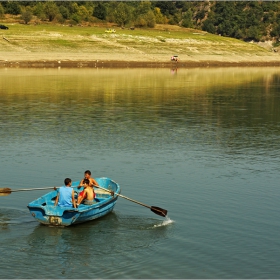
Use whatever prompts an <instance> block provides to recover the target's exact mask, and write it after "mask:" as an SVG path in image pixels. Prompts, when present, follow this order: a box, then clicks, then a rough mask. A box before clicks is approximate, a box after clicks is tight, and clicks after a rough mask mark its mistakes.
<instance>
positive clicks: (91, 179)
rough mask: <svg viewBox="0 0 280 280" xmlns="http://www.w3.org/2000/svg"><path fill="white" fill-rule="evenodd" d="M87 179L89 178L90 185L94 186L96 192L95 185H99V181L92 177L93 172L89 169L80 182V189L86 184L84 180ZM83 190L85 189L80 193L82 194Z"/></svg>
mask: <svg viewBox="0 0 280 280" xmlns="http://www.w3.org/2000/svg"><path fill="white" fill-rule="evenodd" d="M85 179H87V180H89V186H90V187H91V188H92V190H93V192H94V189H93V187H98V183H97V182H96V181H95V180H94V178H92V177H91V172H90V171H89V170H86V171H85V174H84V179H82V180H81V182H80V184H79V186H78V189H80V188H81V187H82V186H83V184H84V183H83V182H84V180H85ZM83 192H84V191H82V192H80V194H79V195H80V196H82V195H83Z"/></svg>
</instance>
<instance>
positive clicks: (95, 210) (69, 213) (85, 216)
mask: <svg viewBox="0 0 280 280" xmlns="http://www.w3.org/2000/svg"><path fill="white" fill-rule="evenodd" d="M96 181H97V182H98V184H99V185H100V186H101V187H102V189H98V188H97V189H95V193H96V197H95V202H96V203H94V204H92V205H85V204H80V205H79V207H78V208H74V207H60V206H54V202H55V198H56V196H57V191H51V192H49V193H47V194H45V195H43V196H41V197H39V198H38V199H36V200H34V201H32V202H30V203H29V204H28V206H27V207H28V208H29V211H30V213H31V215H32V216H33V217H34V218H35V219H36V220H37V221H38V222H40V223H42V224H45V225H51V226H70V225H73V224H79V223H83V222H87V221H91V220H94V219H97V218H99V217H102V216H104V215H106V214H108V213H110V212H111V211H112V210H113V209H114V206H115V204H116V202H117V199H118V194H120V191H121V190H120V186H119V185H118V184H117V183H116V182H114V181H113V180H111V179H109V178H96ZM78 185H79V182H78V181H77V182H73V183H72V187H73V189H74V191H75V193H76V195H78V192H79V190H78V188H77V187H78ZM104 189H107V190H108V191H106V190H104ZM110 192H112V194H111V193H110Z"/></svg>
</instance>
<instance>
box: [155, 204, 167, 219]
mask: <svg viewBox="0 0 280 280" xmlns="http://www.w3.org/2000/svg"><path fill="white" fill-rule="evenodd" d="M151 211H153V212H154V213H155V214H157V215H159V216H162V217H165V216H166V215H167V210H165V209H162V208H160V207H157V206H151Z"/></svg>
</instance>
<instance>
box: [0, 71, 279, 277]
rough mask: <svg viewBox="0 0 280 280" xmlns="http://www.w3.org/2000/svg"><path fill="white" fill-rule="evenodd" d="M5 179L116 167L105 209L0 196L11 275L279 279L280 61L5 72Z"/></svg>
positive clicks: (2, 262) (1, 268) (42, 181)
mask: <svg viewBox="0 0 280 280" xmlns="http://www.w3.org/2000/svg"><path fill="white" fill-rule="evenodd" d="M0 104H1V110H0V121H1V130H0V158H1V168H0V175H1V177H0V178H1V185H2V186H1V187H9V188H12V189H20V188H35V187H49V186H57V185H62V184H63V180H64V178H65V177H70V178H72V179H73V180H80V179H81V178H82V176H83V172H84V171H85V170H86V169H90V170H91V171H92V173H93V176H94V177H103V176H106V177H110V178H112V179H114V180H115V181H117V182H118V183H119V184H120V185H121V187H122V194H123V195H125V196H127V197H129V198H132V199H135V200H137V201H140V202H143V203H145V204H148V205H154V206H159V207H161V208H164V209H167V210H168V217H167V218H162V217H160V216H157V215H155V214H154V213H153V212H151V211H150V210H149V209H147V208H145V207H142V206H140V205H137V204H135V203H132V202H130V201H127V200H124V199H122V198H119V200H118V203H117V205H116V207H115V209H114V211H113V212H112V213H111V214H109V215H107V216H106V217H104V218H101V219H99V220H96V221H92V222H89V223H85V224H82V225H79V226H73V227H69V228H50V227H46V226H42V225H39V224H38V223H37V222H36V221H35V220H34V219H33V218H32V217H31V215H30V214H29V212H28V209H27V208H26V205H27V204H28V203H29V202H30V201H31V200H33V199H35V198H37V197H39V196H40V195H42V194H44V193H46V192H47V191H28V192H16V193H12V194H11V195H9V196H1V197H0V246H1V247H0V248H1V254H0V278H117V279H120V278H142V279H143V278H173V279H175V278H177V279H178V278H216V279H221V278H223V279H225V278H231V279H232V278H235V279H236V278H243V279H244V278H262V279H263V278H270V279H272V278H280V270H279V262H280V240H279V232H280V221H279V205H280V191H279V179H280V69H279V68H243V69H242V68H232V69H231V68H226V69H222V68H217V69H184V70H183V69H178V71H172V70H169V69H118V70H109V69H0Z"/></svg>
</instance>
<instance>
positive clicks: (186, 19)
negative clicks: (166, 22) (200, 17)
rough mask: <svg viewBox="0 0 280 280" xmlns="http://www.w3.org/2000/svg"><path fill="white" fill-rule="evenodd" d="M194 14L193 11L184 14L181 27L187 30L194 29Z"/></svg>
mask: <svg viewBox="0 0 280 280" xmlns="http://www.w3.org/2000/svg"><path fill="white" fill-rule="evenodd" d="M192 17H193V13H192V11H191V9H189V10H188V11H187V12H185V13H184V15H183V19H182V22H181V25H182V26H183V27H186V28H193V26H194V25H193V19H192Z"/></svg>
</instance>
